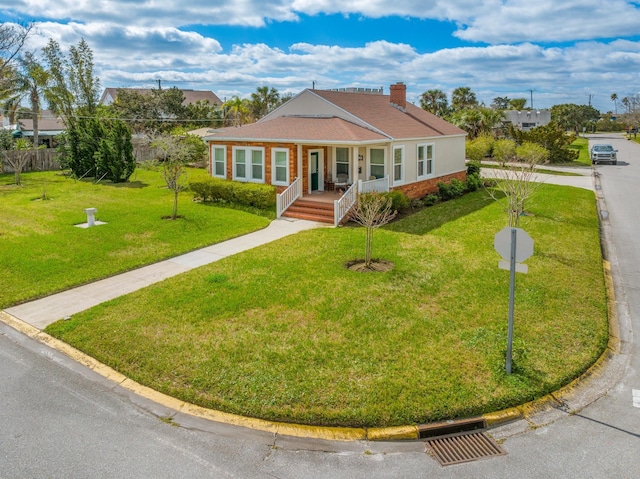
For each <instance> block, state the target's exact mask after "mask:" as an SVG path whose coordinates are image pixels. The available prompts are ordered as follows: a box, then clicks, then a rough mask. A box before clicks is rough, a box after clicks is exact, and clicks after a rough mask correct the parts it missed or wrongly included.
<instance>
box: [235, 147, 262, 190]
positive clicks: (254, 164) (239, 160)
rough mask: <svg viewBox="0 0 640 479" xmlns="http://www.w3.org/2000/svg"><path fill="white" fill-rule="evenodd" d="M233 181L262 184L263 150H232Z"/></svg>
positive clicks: (240, 148) (241, 148)
mask: <svg viewBox="0 0 640 479" xmlns="http://www.w3.org/2000/svg"><path fill="white" fill-rule="evenodd" d="M233 179H234V180H238V181H251V182H254V183H262V182H264V148H250V147H234V148H233Z"/></svg>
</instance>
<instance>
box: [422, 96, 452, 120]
mask: <svg viewBox="0 0 640 479" xmlns="http://www.w3.org/2000/svg"><path fill="white" fill-rule="evenodd" d="M420 108H422V109H423V110H426V111H428V112H431V113H433V114H434V115H438V116H444V115H446V114H447V110H448V109H449V103H448V101H447V95H446V93H445V92H443V91H442V90H438V89H434V90H427V91H425V92H424V93H423V94H422V95H420Z"/></svg>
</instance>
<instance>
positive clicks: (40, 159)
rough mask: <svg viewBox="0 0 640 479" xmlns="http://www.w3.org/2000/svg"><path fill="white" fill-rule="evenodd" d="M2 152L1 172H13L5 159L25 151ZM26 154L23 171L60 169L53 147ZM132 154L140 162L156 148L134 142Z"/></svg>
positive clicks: (154, 152) (155, 152)
mask: <svg viewBox="0 0 640 479" xmlns="http://www.w3.org/2000/svg"><path fill="white" fill-rule="evenodd" d="M2 153H3V154H2V156H0V160H1V161H2V172H3V173H13V168H12V167H11V165H10V164H9V162H8V161H7V159H10V158H11V157H14V156H19V155H23V154H24V153H25V152H24V151H4V152H2ZM28 154H29V155H30V157H29V158H28V159H27V163H26V164H25V166H24V168H22V171H23V172H27V171H56V170H59V169H60V161H59V160H58V155H59V154H58V151H57V150H56V149H55V148H46V149H44V148H43V149H37V150H31V151H30V152H29V153H28ZM133 156H134V158H135V159H136V161H137V162H138V163H140V162H141V161H146V160H153V159H155V158H157V150H156V149H155V148H151V147H150V146H149V145H148V144H144V143H140V144H134V146H133Z"/></svg>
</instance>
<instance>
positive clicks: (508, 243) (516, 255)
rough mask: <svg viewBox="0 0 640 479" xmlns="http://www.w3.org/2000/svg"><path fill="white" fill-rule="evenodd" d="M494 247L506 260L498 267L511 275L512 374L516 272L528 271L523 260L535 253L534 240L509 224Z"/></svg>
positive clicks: (509, 334)
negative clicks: (522, 262)
mask: <svg viewBox="0 0 640 479" xmlns="http://www.w3.org/2000/svg"><path fill="white" fill-rule="evenodd" d="M493 247H494V248H495V250H496V251H497V252H498V253H500V256H502V257H503V258H504V259H505V261H500V262H499V263H498V267H499V268H501V269H507V270H509V272H510V275H509V323H508V331H507V361H506V369H507V374H511V355H512V350H513V311H514V300H515V294H516V272H519V273H526V272H527V271H528V270H529V269H528V268H527V265H526V264H520V262H521V261H524V260H525V259H527V258H529V257H530V256H531V255H532V254H533V240H532V239H531V236H529V235H528V234H527V232H526V231H524V230H523V229H521V228H512V227H509V226H507V227H506V228H503V229H501V230H500V231H498V233H496V236H495V238H494V240H493Z"/></svg>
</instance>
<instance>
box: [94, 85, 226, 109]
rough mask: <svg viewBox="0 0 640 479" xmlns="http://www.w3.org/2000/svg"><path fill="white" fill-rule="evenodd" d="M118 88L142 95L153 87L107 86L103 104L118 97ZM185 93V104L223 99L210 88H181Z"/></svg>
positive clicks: (101, 98) (102, 99)
mask: <svg viewBox="0 0 640 479" xmlns="http://www.w3.org/2000/svg"><path fill="white" fill-rule="evenodd" d="M118 90H126V91H131V92H135V93H138V94H140V95H148V94H149V93H151V88H105V89H104V92H102V96H101V97H100V104H101V105H111V104H112V103H113V102H114V101H116V98H117V97H118ZM180 91H181V92H182V94H183V95H184V100H183V102H182V105H183V106H186V105H191V104H193V103H196V102H199V101H208V102H209V104H211V105H218V106H219V105H222V101H221V100H220V98H218V95H216V94H215V93H213V92H212V91H209V90H183V89H181V90H180Z"/></svg>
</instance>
